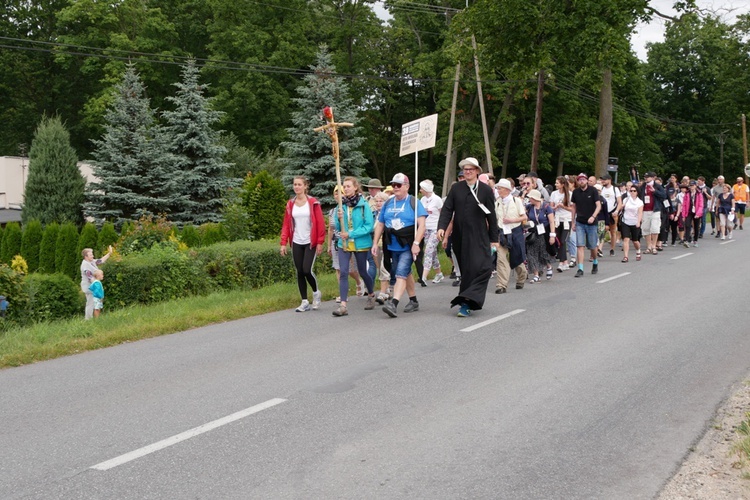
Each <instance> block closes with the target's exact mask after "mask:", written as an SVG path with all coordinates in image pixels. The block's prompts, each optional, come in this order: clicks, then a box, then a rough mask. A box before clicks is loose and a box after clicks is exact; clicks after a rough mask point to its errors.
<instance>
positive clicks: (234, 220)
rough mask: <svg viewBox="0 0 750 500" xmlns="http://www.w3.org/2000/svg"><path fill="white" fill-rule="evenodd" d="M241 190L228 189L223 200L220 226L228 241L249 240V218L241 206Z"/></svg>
mask: <svg viewBox="0 0 750 500" xmlns="http://www.w3.org/2000/svg"><path fill="white" fill-rule="evenodd" d="M242 192H243V191H242V190H240V189H230V190H229V191H228V192H227V194H226V195H225V198H224V208H223V209H222V215H223V217H224V220H223V221H222V223H221V225H222V226H223V227H224V232H225V233H226V235H227V239H228V240H229V241H237V240H247V239H249V238H250V220H251V216H250V214H249V213H248V211H247V209H246V208H245V206H244V205H243V204H242V196H241V195H242Z"/></svg>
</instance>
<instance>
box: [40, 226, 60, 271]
mask: <svg viewBox="0 0 750 500" xmlns="http://www.w3.org/2000/svg"><path fill="white" fill-rule="evenodd" d="M59 234H60V226H59V224H57V222H52V223H51V224H47V227H45V228H44V232H43V233H42V242H41V243H40V244H39V272H41V273H54V272H55V249H56V248H57V236H58V235H59Z"/></svg>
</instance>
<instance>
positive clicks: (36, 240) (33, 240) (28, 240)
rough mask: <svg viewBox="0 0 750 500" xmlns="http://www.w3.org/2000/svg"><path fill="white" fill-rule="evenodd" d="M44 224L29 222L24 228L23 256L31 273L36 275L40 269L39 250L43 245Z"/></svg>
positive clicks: (22, 239) (34, 221)
mask: <svg viewBox="0 0 750 500" xmlns="http://www.w3.org/2000/svg"><path fill="white" fill-rule="evenodd" d="M43 234H44V230H43V229H42V223H41V222H39V221H38V220H32V221H29V222H28V223H27V224H26V225H25V226H24V227H23V236H22V237H21V255H23V258H24V259H26V263H27V264H28V265H29V272H30V273H35V272H36V271H37V270H38V269H39V248H40V246H41V244H42V235H43Z"/></svg>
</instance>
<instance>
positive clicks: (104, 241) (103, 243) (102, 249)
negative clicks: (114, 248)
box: [96, 222, 120, 255]
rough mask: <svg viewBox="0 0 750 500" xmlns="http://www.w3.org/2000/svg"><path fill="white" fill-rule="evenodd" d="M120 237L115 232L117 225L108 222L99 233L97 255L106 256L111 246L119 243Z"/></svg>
mask: <svg viewBox="0 0 750 500" xmlns="http://www.w3.org/2000/svg"><path fill="white" fill-rule="evenodd" d="M119 239H120V235H118V234H117V231H115V225H114V224H113V223H112V222H106V223H105V224H104V225H103V226H102V230H101V231H99V239H98V240H97V242H96V252H97V253H96V255H104V254H105V253H107V248H108V247H109V246H110V245H114V244H115V243H117V240H119Z"/></svg>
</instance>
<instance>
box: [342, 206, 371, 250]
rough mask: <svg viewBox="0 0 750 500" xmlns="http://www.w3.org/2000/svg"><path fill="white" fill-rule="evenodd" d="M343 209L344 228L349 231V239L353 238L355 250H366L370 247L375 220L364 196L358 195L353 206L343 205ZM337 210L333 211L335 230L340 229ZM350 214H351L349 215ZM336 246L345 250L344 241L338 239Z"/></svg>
mask: <svg viewBox="0 0 750 500" xmlns="http://www.w3.org/2000/svg"><path fill="white" fill-rule="evenodd" d="M343 209H344V228H345V231H346V232H348V233H349V240H348V241H351V240H354V248H355V249H356V250H368V249H370V248H372V231H373V229H374V227H375V222H374V219H373V217H372V210H371V209H370V204H369V203H367V201H366V200H365V197H364V196H360V197H359V202H357V205H356V206H355V207H354V208H350V207H347V206H346V205H344V206H343ZM338 212H339V210H338V208H336V209H335V210H334V211H333V213H334V217H335V218H336V221H335V223H336V230H337V231H341V221H340V219H339V214H338ZM350 214H351V215H350ZM349 217H351V219H352V224H351V229H350V227H349ZM337 246H338V248H342V249H344V250H346V248H345V247H344V241H343V240H341V239H339V241H338V244H337Z"/></svg>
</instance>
